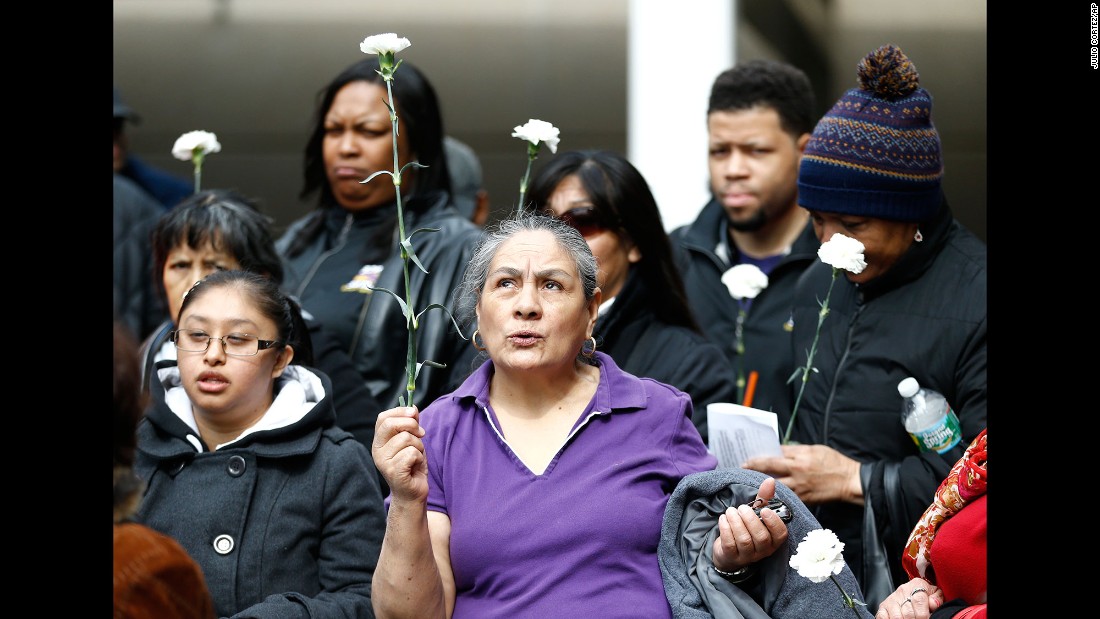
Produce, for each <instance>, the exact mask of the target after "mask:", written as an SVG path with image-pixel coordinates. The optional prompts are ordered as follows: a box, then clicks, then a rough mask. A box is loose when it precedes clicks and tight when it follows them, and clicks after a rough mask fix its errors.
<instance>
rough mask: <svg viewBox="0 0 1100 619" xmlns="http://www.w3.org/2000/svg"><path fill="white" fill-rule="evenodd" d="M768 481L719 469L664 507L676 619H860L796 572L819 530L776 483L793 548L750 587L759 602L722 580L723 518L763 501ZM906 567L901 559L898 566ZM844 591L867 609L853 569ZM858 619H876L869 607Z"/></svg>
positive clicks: (664, 564)
mask: <svg viewBox="0 0 1100 619" xmlns="http://www.w3.org/2000/svg"><path fill="white" fill-rule="evenodd" d="M765 479H767V476H766V475H764V474H762V473H758V472H756V471H750V470H746V469H716V470H713V471H704V472H702V473H694V474H692V475H688V476H687V477H685V478H683V479H682V480H681V481H680V483H679V485H677V486H676V489H675V490H674V491H673V493H672V496H671V497H670V498H669V501H668V505H667V506H666V507H665V515H664V521H663V522H662V525H661V541H660V544H659V546H658V548H657V559H658V561H659V562H660V565H661V576H662V578H663V579H664V584H665V595H666V596H667V597H668V601H669V604H670V605H671V606H672V616H673V617H674V618H675V619H708V618H712V617H713V618H715V619H809V618H813V619H827V618H830V617H835V618H836V619H853V617H855V616H856V613H853V611H852V609H851V608H849V607H848V606H846V605H845V604H844V596H843V595H841V593H840V590H838V589H837V587H836V585H835V584H834V583H833V582H832V580H826V581H824V582H819V583H814V582H811V581H810V580H809V579H808V578H805V577H803V576H800V575H799V574H798V572H797V571H795V570H794V568H792V567H790V563H789V561H790V558H791V556H792V555H794V554H795V552H796V551H797V549H798V543H799V542H801V541H802V539H803V538H804V537H805V536H806V534H807V533H809V532H810V531H813V530H815V529H820V528H822V527H821V524H820V523H818V521H817V519H816V518H814V516H813V514H811V513H810V510H809V509H807V508H806V505H805V504H803V503H802V501H801V500H799V498H798V495H796V494H795V493H794V492H792V491H791V490H790V489H789V488H787V487H786V486H784V485H783V484H781V483H779V482H778V481H776V484H775V496H776V498H778V499H780V500H782V501H783V502H784V503H786V504H787V505H788V506H789V507H790V508H791V511H792V513H793V514H794V518H793V519H792V520H791V522H790V523H789V524H788V525H787V527H788V532H789V535H788V537H787V546H786V547H785V548H780V549H778V550H777V551H776V552H775V553H774V554H772V555H771V556H770V557H768V558H766V559H764V560H763V561H760V562H759V563H758V564H757V568H758V571H757V573H756V575H755V576H753V577H752V579H750V580H749V581H748V582H746V583H742V584H743V585H745V586H746V587H749V588H751V590H752V591H754V592H755V593H756V594H757V596H758V597H759V598H760V599H759V602H758V601H757V600H755V599H753V597H752V596H750V595H749V593H748V592H747V590H744V589H742V588H741V586H739V585H736V584H733V583H731V582H729V581H727V580H726V579H724V578H722V577H721V576H719V575H718V574H717V573H715V571H714V570H713V569H711V567H712V566H713V563H712V560H711V551H712V549H713V545H714V540H715V538H716V537H717V536H718V517H719V516H720V515H722V514H723V513H724V512H725V511H726V508H727V507H730V506H732V505H741V504H743V503H748V502H750V501H752V500H753V499H755V498H756V493H757V491H758V490H759V489H760V483H761V482H762V481H764V480H765ZM899 560H900V559H899ZM836 578H837V580H838V581H839V582H840V585H841V586H842V587H843V588H844V591H846V592H847V593H848V595H850V596H852V597H853V598H855V599H857V600H859V601H861V602H862V601H863V592H862V591H860V588H859V584H857V583H856V579H855V577H854V576H853V575H852V570H851V569H849V568H848V566H847V565H845V566H844V570H843V571H841V573H840V574H838V575H837V576H836ZM856 608H857V609H858V611H859V612H858V616H859V617H863V618H865V619H871V618H872V615H871V613H870V612H868V611H867V608H866V607H864V606H860V605H858V604H857V605H856Z"/></svg>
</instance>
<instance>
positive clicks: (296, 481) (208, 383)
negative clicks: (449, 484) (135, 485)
mask: <svg viewBox="0 0 1100 619" xmlns="http://www.w3.org/2000/svg"><path fill="white" fill-rule="evenodd" d="M171 341H172V342H173V343H174V344H175V347H176V349H177V364H176V367H172V368H162V369H161V370H160V371H159V372H158V378H159V380H157V381H154V382H153V385H152V394H151V396H152V400H153V404H152V406H151V407H150V409H149V411H148V412H147V413H146V416H145V419H144V420H143V421H142V423H141V425H140V427H139V428H138V453H137V458H136V464H135V469H136V471H137V472H138V474H139V475H140V476H141V478H142V479H144V480H146V482H147V486H148V489H147V491H146V494H145V497H144V499H143V502H142V507H141V509H140V510H139V511H138V513H137V514H136V516H135V519H136V520H137V521H138V522H141V523H142V524H145V525H147V526H149V527H151V528H153V529H156V530H158V531H160V532H162V533H164V534H166V535H169V536H172V537H174V538H175V539H176V540H177V541H179V543H180V544H181V545H182V546H183V547H184V548H185V549H186V550H187V552H188V553H189V554H190V555H191V556H192V557H194V559H195V560H196V561H197V562H198V563H199V565H200V566H202V569H203V572H204V574H205V576H206V579H207V583H208V585H209V587H210V592H211V595H212V597H213V599H214V605H215V607H216V611H217V615H218V616H220V617H230V616H242V617H243V616H247V617H260V616H272V617H274V616H298V615H302V614H308V615H309V616H311V617H344V616H352V617H355V616H359V617H361V616H370V613H371V599H370V588H371V580H372V578H373V574H374V568H375V565H376V563H377V559H378V554H379V552H380V550H381V542H382V535H383V531H384V529H385V516H384V513H383V503H382V493H381V490H380V487H379V482H378V478H377V476H376V475H367V474H364V471H365V470H369V468H367V467H370V466H372V462H371V456H370V453H369V452H368V450H367V448H366V447H365V446H364V445H363V444H362V443H360V442H358V441H356V440H355V439H354V438H353V436H352V435H351V434H350V433H348V432H346V431H344V430H342V429H340V428H338V427H337V426H336V414H335V411H334V409H333V405H332V395H331V394H332V383H331V381H330V380H329V378H328V376H327V375H325V374H324V373H323V372H321V371H320V370H315V369H311V368H309V367H307V366H306V365H304V364H308V363H311V361H312V359H311V356H312V350H311V345H310V339H309V333H308V331H307V328H306V325H305V322H304V321H303V319H302V315H301V310H300V308H299V307H298V305H297V303H295V302H294V301H293V300H292V299H290V298H289V297H287V296H286V295H285V294H284V293H283V292H281V291H280V289H279V287H278V285H277V284H276V283H275V282H274V281H273V280H272V279H270V278H266V277H263V276H261V275H257V274H254V273H250V272H246V271H239V270H226V271H216V272H214V273H212V274H210V275H209V276H207V277H206V278H204V279H202V280H201V281H199V282H198V283H196V284H195V285H194V286H193V287H192V288H191V289H190V290H189V291H188V292H187V294H186V295H185V296H184V298H183V302H182V305H181V306H180V310H179V315H178V319H177V329H176V330H175V331H173V333H172V334H171Z"/></svg>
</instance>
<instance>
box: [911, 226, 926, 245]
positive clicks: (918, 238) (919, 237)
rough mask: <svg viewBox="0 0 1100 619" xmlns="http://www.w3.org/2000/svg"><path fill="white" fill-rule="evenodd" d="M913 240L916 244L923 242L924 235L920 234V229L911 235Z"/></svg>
mask: <svg viewBox="0 0 1100 619" xmlns="http://www.w3.org/2000/svg"><path fill="white" fill-rule="evenodd" d="M913 240H914V241H916V242H918V243H920V242H921V241H923V240H924V235H923V234H921V233H920V228H917V233H916V234H914V235H913Z"/></svg>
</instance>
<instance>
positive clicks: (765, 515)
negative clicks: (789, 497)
mask: <svg viewBox="0 0 1100 619" xmlns="http://www.w3.org/2000/svg"><path fill="white" fill-rule="evenodd" d="M756 496H757V497H759V498H761V499H764V500H765V501H766V500H768V499H771V498H772V497H774V496H775V480H774V479H771V478H768V479H765V480H764V481H763V482H762V483H761V484H760V491H759V492H758V493H757V495H756ZM786 543H787V524H786V523H785V522H783V521H782V520H781V519H780V518H779V515H778V514H776V513H775V512H773V511H772V510H770V509H768V508H764V509H762V510H760V516H759V517H758V516H757V515H756V512H754V511H753V510H752V508H751V507H749V506H748V505H738V506H736V507H730V508H728V509H726V513H724V514H722V515H721V516H719V517H718V537H717V538H716V539H715V540H714V547H713V549H712V557H713V558H712V561H713V562H714V567H716V568H718V569H720V570H722V571H723V572H735V571H737V570H739V569H741V568H743V567H748V566H749V565H752V564H753V563H756V562H757V561H760V560H761V559H764V558H765V557H768V556H770V555H771V554H772V553H774V552H775V551H776V550H778V549H779V548H781V547H782V546H783V545H784V544H786Z"/></svg>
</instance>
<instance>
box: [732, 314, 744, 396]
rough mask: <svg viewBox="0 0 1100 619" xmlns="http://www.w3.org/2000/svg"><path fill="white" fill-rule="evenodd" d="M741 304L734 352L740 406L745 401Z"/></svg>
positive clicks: (735, 330)
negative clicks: (735, 355)
mask: <svg viewBox="0 0 1100 619" xmlns="http://www.w3.org/2000/svg"><path fill="white" fill-rule="evenodd" d="M739 302H740V303H741V309H740V310H739V311H738V312H737V326H736V327H734V337H735V338H736V345H735V347H734V350H736V351H737V403H738V404H740V403H742V402H744V401H745V330H744V329H745V307H744V301H739Z"/></svg>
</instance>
